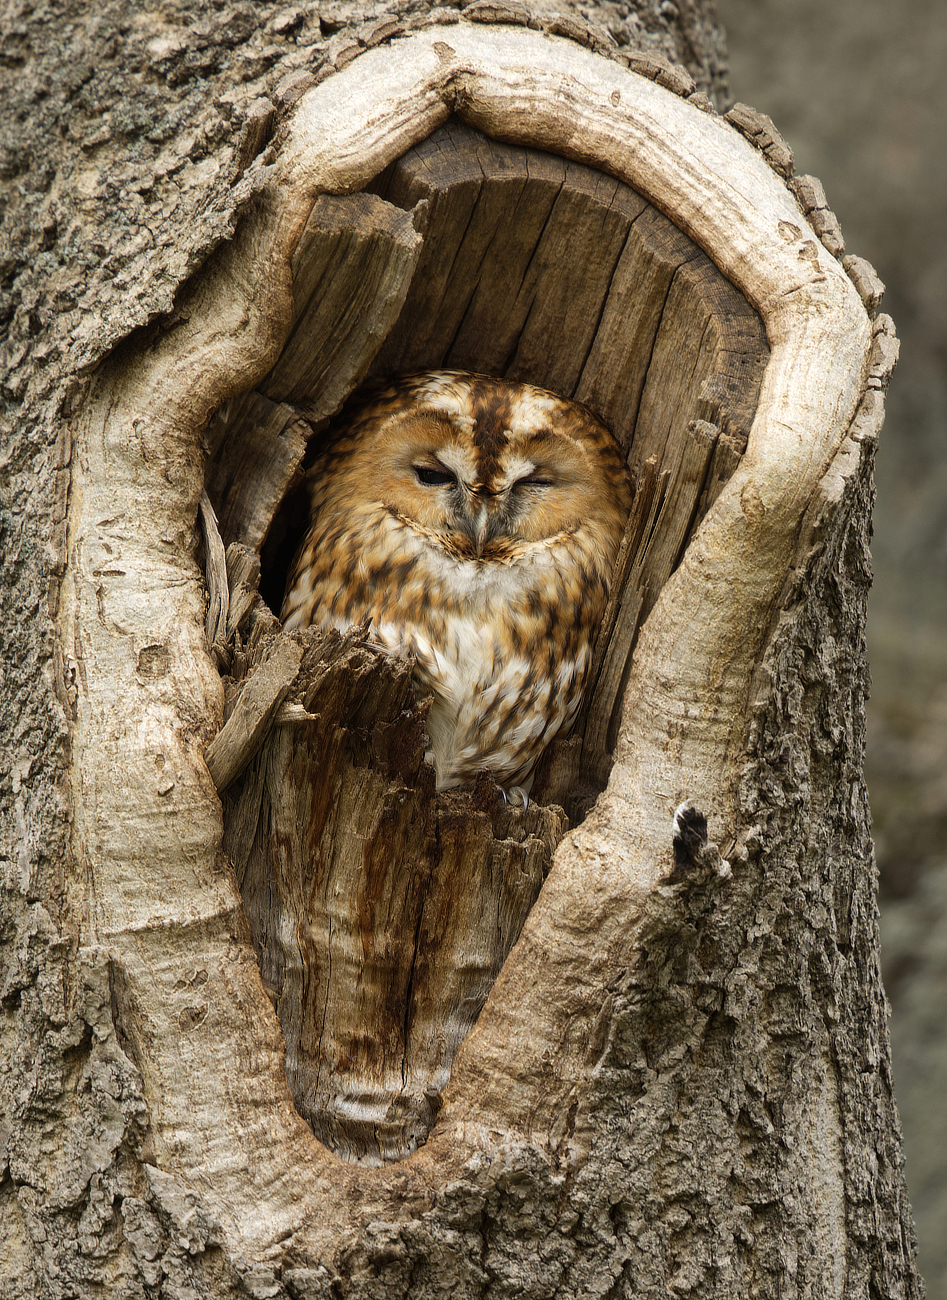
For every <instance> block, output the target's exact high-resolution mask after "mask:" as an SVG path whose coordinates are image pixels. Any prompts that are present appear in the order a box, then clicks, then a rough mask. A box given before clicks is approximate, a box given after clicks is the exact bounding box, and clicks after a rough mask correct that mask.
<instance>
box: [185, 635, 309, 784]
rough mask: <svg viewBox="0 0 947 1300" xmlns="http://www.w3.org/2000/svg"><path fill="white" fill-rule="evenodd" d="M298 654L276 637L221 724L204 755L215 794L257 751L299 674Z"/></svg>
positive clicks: (296, 650)
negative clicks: (215, 790) (215, 788)
mask: <svg viewBox="0 0 947 1300" xmlns="http://www.w3.org/2000/svg"><path fill="white" fill-rule="evenodd" d="M301 659H302V652H301V651H300V649H299V647H298V646H297V645H295V644H294V642H292V641H290V640H288V639H286V638H284V637H280V638H279V639H278V640H277V641H276V642H275V644H273V645H272V646H271V647H270V649H269V653H268V654H267V655H266V657H265V658H264V659H262V660H261V662H260V663H259V664H258V665H257V666H256V668H255V670H254V671H253V672H252V673H251V675H250V677H249V678H248V679H247V681H246V683H245V685H244V686H243V689H242V690H241V691H240V693H239V694H238V695H237V697H236V700H235V702H234V704H233V707H232V709H231V712H230V716H229V717H228V719H227V721H226V722H225V723H224V725H223V727H222V728H221V730H220V731H219V732H218V733H217V735H216V736H215V737H214V739H213V740H212V741H211V743H210V744H209V745H208V746H207V749H206V750H205V753H204V761H205V762H206V763H207V770H208V772H210V774H211V777H212V778H213V782H214V785H216V787H217V789H218V790H226V789H227V787H228V786H229V785H230V783H231V781H233V779H234V778H235V777H236V776H238V775H239V774H240V772H241V771H242V770H243V768H244V767H245V766H246V764H247V763H248V762H249V761H250V759H251V758H252V757H253V755H254V754H255V753H256V751H257V749H259V747H260V745H261V744H262V742H263V739H264V738H265V736H266V735H267V733H268V731H269V729H270V726H271V724H272V720H273V719H274V718H275V717H276V713H277V711H278V709H279V706H280V705H281V704H282V703H283V700H284V699H285V698H286V696H287V694H288V693H289V688H290V687H291V686H292V684H293V682H294V681H295V678H296V674H297V673H298V671H299V664H300V661H301Z"/></svg>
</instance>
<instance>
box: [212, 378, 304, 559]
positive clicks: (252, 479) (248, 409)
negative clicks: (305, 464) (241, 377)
mask: <svg viewBox="0 0 947 1300" xmlns="http://www.w3.org/2000/svg"><path fill="white" fill-rule="evenodd" d="M311 432H312V430H311V428H310V426H309V425H308V424H307V423H306V422H305V421H303V420H301V419H300V417H299V413H298V412H297V411H296V410H295V409H294V408H293V407H291V406H287V405H286V404H285V403H276V402H271V401H270V400H269V399H268V398H266V397H263V396H262V395H261V394H260V393H259V392H257V391H256V390H254V389H250V390H249V391H248V392H246V393H241V394H240V396H239V397H236V398H234V399H233V400H232V401H230V402H227V403H226V404H225V405H224V406H223V407H222V408H221V409H220V410H219V411H217V412H215V414H214V417H213V419H212V420H211V421H210V424H209V426H208V429H207V433H206V435H205V445H206V446H207V449H208V466H207V477H206V483H207V492H208V495H209V496H210V498H211V500H212V501H213V502H214V503H215V506H216V507H217V512H218V518H219V521H220V531H221V534H222V535H223V537H224V538H225V539H226V541H227V542H228V543H230V542H233V541H239V542H240V543H241V544H242V545H244V546H249V547H251V548H253V549H254V550H259V548H260V546H261V545H262V544H263V541H264V539H265V538H266V535H267V532H268V531H269V527H270V524H271V523H272V520H273V516H274V514H275V513H276V510H277V509H278V507H279V504H280V502H281V501H282V500H283V497H284V496H285V495H286V492H287V489H288V488H289V486H290V484H291V483H292V482H293V478H294V477H295V475H296V472H297V470H298V469H299V465H300V463H301V461H302V458H303V453H304V452H305V450H306V439H307V438H308V437H309V435H310V434H311Z"/></svg>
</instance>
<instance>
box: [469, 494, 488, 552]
mask: <svg viewBox="0 0 947 1300" xmlns="http://www.w3.org/2000/svg"><path fill="white" fill-rule="evenodd" d="M473 522H474V528H475V529H476V531H475V533H474V545H475V546H476V548H477V554H478V555H482V554H483V544H484V542H485V541H486V540H487V534H488V532H489V531H490V512H489V510H488V508H487V503H486V501H481V503H480V509H479V510H478V511H477V513H476V514H475V515H474V521H473Z"/></svg>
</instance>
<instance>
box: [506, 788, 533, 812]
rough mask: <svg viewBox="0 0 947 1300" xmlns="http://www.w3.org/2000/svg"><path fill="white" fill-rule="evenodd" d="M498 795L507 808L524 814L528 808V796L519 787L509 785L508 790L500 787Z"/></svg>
mask: <svg viewBox="0 0 947 1300" xmlns="http://www.w3.org/2000/svg"><path fill="white" fill-rule="evenodd" d="M500 794H502V796H503V802H504V803H505V804H506V806H507V808H518V809H519V810H520V811H521V812H525V811H526V809H527V808H528V807H529V795H528V794H527V793H526V791H525V790H524V789H523V787H522V786H521V785H511V786H510V788H509V790H504V789H503V787H502V786H501V787H500Z"/></svg>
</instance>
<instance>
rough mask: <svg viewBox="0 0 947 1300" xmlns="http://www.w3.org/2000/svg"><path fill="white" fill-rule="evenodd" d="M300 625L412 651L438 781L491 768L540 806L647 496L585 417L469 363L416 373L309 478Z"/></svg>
mask: <svg viewBox="0 0 947 1300" xmlns="http://www.w3.org/2000/svg"><path fill="white" fill-rule="evenodd" d="M309 486H310V492H311V501H312V517H311V522H310V527H309V531H308V532H307V534H306V537H305V539H304V541H303V543H302V546H301V548H300V550H299V553H298V554H297V556H296V559H295V561H294V564H293V568H292V571H291V573H290V578H289V583H288V586H287V593H286V598H285V601H284V603H283V611H282V619H283V623H284V626H285V627H286V628H287V629H292V628H304V627H309V626H310V625H312V626H316V627H320V628H329V627H336V628H339V629H341V630H344V629H346V628H350V627H352V626H354V625H356V624H358V623H360V622H361V621H362V620H363V619H365V618H366V616H370V617H371V620H372V621H371V639H372V641H373V643H374V644H375V645H377V647H378V648H379V649H381V650H383V651H385V652H386V653H388V654H391V655H398V656H407V655H413V656H414V658H415V662H416V670H415V671H416V675H417V679H418V683H419V686H420V688H421V690H422V691H423V692H424V693H425V694H426V693H428V692H430V693H432V694H433V704H432V706H431V711H430V714H429V717H428V735H429V738H430V750H429V752H428V754H427V757H428V759H429V760H430V761H432V762H433V764H434V769H435V772H436V777H437V788H438V789H439V790H446V789H449V788H451V787H453V786H458V785H464V784H467V783H468V782H471V781H472V780H473V779H474V777H475V776H476V774H477V773H478V771H480V770H481V769H483V768H489V769H490V770H492V771H493V773H494V774H495V776H496V779H497V781H498V782H499V784H500V785H501V787H503V788H504V789H505V790H506V792H507V794H510V793H511V791H512V792H515V793H514V798H513V799H512V800H511V802H519V801H521V800H522V799H525V795H526V792H527V791H528V790H529V789H530V787H531V785H532V780H533V774H534V770H535V767H536V764H537V762H538V761H539V758H540V756H541V755H542V752H543V750H544V749H545V747H546V746H547V745H548V743H549V741H550V740H552V738H553V737H554V736H555V735H557V734H558V733H560V732H562V731H563V730H564V729H566V728H568V727H569V726H570V725H571V724H572V722H573V720H574V718H575V715H576V712H577V710H578V708H579V704H580V703H581V699H582V692H583V689H584V686H585V681H586V677H587V674H588V669H589V662H590V657H591V652H592V642H593V638H594V636H595V632H596V629H597V627H598V624H599V621H600V619H601V617H602V613H603V610H604V608H605V602H606V598H607V595H608V588H609V581H610V578H611V573H612V569H613V567H614V563H615V557H616V553H617V550H618V546H619V543H620V541H621V537H622V531H623V527H624V523H625V519H626V516H627V514H628V509H629V503H630V497H631V489H630V484H629V476H628V470H627V467H626V465H625V461H624V458H623V456H622V454H621V451H620V450H619V448H618V446H617V444H616V443H615V441H614V439H613V438H612V437H611V435H610V434H609V433H608V431H607V430H606V429H605V427H604V426H603V425H602V424H600V423H599V421H598V420H597V419H596V418H595V417H594V416H593V415H592V414H591V413H590V412H589V411H587V410H586V409H585V408H584V407H581V406H578V405H576V404H575V403H573V402H569V401H565V400H564V399H563V398H560V397H556V396H555V395H554V394H552V393H548V392H545V391H544V390H542V389H539V388H533V387H531V386H530V385H528V384H515V383H506V382H504V381H502V380H498V379H487V378H485V377H483V376H480V375H472V374H464V373H461V372H459V371H431V372H427V373H424V374H415V375H408V376H405V377H404V378H401V379H398V380H396V381H394V382H393V383H392V384H390V385H389V386H388V387H385V388H383V389H382V390H380V391H377V392H376V393H374V394H373V396H372V397H371V398H370V399H369V400H368V401H367V403H366V404H364V405H362V406H361V407H358V408H356V409H355V410H354V411H353V412H352V414H351V415H350V416H349V417H348V418H346V419H345V420H344V421H343V422H342V424H341V426H340V427H339V428H338V430H337V431H336V432H334V433H333V434H331V435H330V439H329V441H328V444H327V445H326V447H325V449H324V450H323V451H322V453H321V454H320V456H319V458H318V460H317V462H316V463H315V465H314V466H313V468H312V470H311V471H310V476H309Z"/></svg>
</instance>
